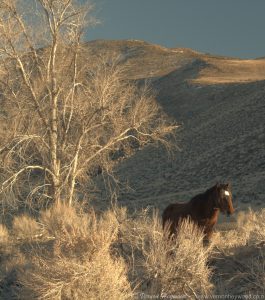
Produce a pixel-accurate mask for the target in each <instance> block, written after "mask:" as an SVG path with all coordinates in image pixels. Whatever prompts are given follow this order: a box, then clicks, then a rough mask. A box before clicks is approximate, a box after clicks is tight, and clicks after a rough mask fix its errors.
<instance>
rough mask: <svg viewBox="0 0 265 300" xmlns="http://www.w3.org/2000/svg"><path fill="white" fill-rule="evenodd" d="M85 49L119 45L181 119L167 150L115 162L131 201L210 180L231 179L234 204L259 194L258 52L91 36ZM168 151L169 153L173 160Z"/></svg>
mask: <svg viewBox="0 0 265 300" xmlns="http://www.w3.org/2000/svg"><path fill="white" fill-rule="evenodd" d="M86 47H87V48H86V51H87V53H97V54H99V53H103V51H104V52H107V53H116V54H117V53H118V54H119V55H120V56H121V57H123V58H124V64H125V65H126V67H127V68H128V76H129V78H133V79H136V80H142V79H148V80H150V81H151V83H152V86H153V87H154V89H156V91H157V99H158V101H159V103H160V104H161V106H162V107H163V109H164V111H165V112H166V113H167V114H168V115H169V116H170V117H172V118H174V119H175V120H176V121H177V122H179V123H180V124H182V127H181V130H180V131H179V132H178V135H177V141H176V144H177V146H178V147H179V149H178V150H177V151H175V152H174V153H173V155H172V156H171V157H170V158H169V157H168V155H167V153H165V152H164V151H163V150H161V149H155V148H152V147H149V148H147V149H145V150H143V151H139V152H138V153H137V154H136V155H135V156H134V157H132V158H130V159H129V160H125V161H123V162H122V163H121V164H120V166H119V167H118V169H117V173H118V175H119V177H120V178H123V179H124V182H126V183H129V186H130V188H131V189H129V190H128V191H126V192H124V193H122V195H121V196H120V201H121V202H122V204H126V205H128V206H130V207H139V205H140V206H143V207H144V206H146V205H151V206H155V207H159V208H164V207H165V206H166V205H167V204H168V203H169V202H172V201H174V200H176V199H178V200H187V199H189V198H190V197H191V196H192V195H194V194H195V193H197V192H201V191H204V190H205V189H206V188H208V187H210V186H211V185H213V184H214V183H215V182H216V181H218V180H219V181H228V180H229V181H231V183H232V187H233V194H234V198H235V201H236V203H237V207H238V209H240V208H245V207H247V206H249V205H253V206H257V207H262V206H263V205H264V202H263V201H264V198H265V188H264V184H263V182H264V179H265V164H264V163H263V162H264V161H265V152H264V148H265V119H264V115H265V105H264V96H265V73H264V67H265V60H264V59H259V60H240V59H236V58H229V57H218V56H211V55H206V54H202V53H198V52H195V51H192V50H190V49H185V48H179V49H167V48H163V47H160V46H157V45H151V44H148V43H145V42H142V41H94V42H91V43H88V44H87V45H86ZM172 158H173V160H172Z"/></svg>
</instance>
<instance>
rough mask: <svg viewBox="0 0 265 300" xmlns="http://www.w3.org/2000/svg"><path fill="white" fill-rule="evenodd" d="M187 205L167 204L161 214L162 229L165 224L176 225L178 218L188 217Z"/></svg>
mask: <svg viewBox="0 0 265 300" xmlns="http://www.w3.org/2000/svg"><path fill="white" fill-rule="evenodd" d="M187 207H188V203H178V202H176V203H173V204H169V205H168V206H167V207H166V208H165V210H164V211H163V213H162V221H163V227H164V226H165V224H166V222H170V223H175V224H176V223H178V221H179V219H180V218H185V217H187V216H188V209H187Z"/></svg>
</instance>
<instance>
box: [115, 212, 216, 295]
mask: <svg viewBox="0 0 265 300" xmlns="http://www.w3.org/2000/svg"><path fill="white" fill-rule="evenodd" d="M121 213H122V214H121V215H122V219H123V220H122V222H121V228H120V238H119V246H120V254H121V255H123V257H125V258H126V261H127V263H128V264H129V265H130V274H129V275H130V280H131V281H132V282H134V283H135V287H136V292H138V293H140V294H141V293H145V294H147V295H153V296H156V297H157V296H159V297H166V296H170V295H171V296H172V295H185V296H187V297H196V295H197V294H199V295H209V294H210V293H211V290H212V287H213V286H212V284H211V283H210V278H211V270H210V269H209V268H208V266H207V260H208V258H209V255H210V253H211V247H207V248H204V247H203V233H202V232H201V231H200V230H199V229H198V228H197V226H195V225H194V224H193V223H190V222H184V223H183V224H182V226H181V228H180V231H179V235H178V236H177V238H176V239H169V238H168V234H167V233H165V232H163V230H162V225H161V221H160V218H159V216H158V214H157V213H154V214H153V216H151V217H150V216H149V215H148V214H147V212H146V211H143V212H142V213H141V214H140V215H139V216H137V217H136V218H128V217H127V218H126V217H125V216H124V215H125V212H124V210H122V211H121Z"/></svg>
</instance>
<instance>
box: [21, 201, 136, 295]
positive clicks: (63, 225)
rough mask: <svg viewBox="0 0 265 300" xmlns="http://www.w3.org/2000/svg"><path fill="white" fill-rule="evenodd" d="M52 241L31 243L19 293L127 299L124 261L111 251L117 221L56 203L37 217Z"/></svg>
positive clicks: (130, 291) (128, 290)
mask: <svg viewBox="0 0 265 300" xmlns="http://www.w3.org/2000/svg"><path fill="white" fill-rule="evenodd" d="M40 222H41V223H42V224H43V226H44V228H45V230H46V234H47V237H49V239H50V238H53V240H52V244H51V247H50V248H48V249H47V247H46V248H45V247H41V246H40V245H38V247H36V248H34V249H32V257H31V261H30V263H31V268H29V269H28V270H27V272H24V273H23V274H21V276H20V281H19V282H20V284H21V286H22V287H23V289H22V295H23V297H24V298H23V299H28V298H27V297H29V295H31V297H33V299H54V300H56V299H117V300H118V299H129V298H132V290H131V286H130V283H129V281H128V278H127V266H126V264H125V261H124V260H123V259H122V258H121V257H118V256H116V255H114V254H113V252H112V250H111V246H112V244H113V243H114V242H115V240H116V239H117V236H118V222H117V220H116V217H115V215H114V214H113V213H112V212H111V211H108V212H106V213H104V214H103V215H102V216H100V217H96V215H95V213H94V211H93V210H91V211H90V212H89V213H85V212H84V211H82V210H79V211H76V209H75V208H73V207H70V206H68V205H63V204H56V205H55V206H53V207H52V208H51V209H49V210H47V211H45V212H43V213H42V214H41V217H40Z"/></svg>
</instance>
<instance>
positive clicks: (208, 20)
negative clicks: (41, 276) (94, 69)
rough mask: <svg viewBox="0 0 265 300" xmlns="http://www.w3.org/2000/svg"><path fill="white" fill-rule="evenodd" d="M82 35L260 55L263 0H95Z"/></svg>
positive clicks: (264, 34) (264, 33) (263, 49)
mask: <svg viewBox="0 0 265 300" xmlns="http://www.w3.org/2000/svg"><path fill="white" fill-rule="evenodd" d="M94 3H95V5H96V16H97V17H98V18H99V19H100V21H101V22H102V23H101V25H98V26H96V27H95V28H93V29H91V30H90V31H89V32H88V35H87V39H88V40H94V39H139V40H145V41H147V42H151V43H156V44H160V45H163V46H166V47H188V48H192V49H195V50H198V51H201V52H210V53H212V54H220V55H226V56H237V57H241V58H256V57H261V56H265V0H94Z"/></svg>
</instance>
